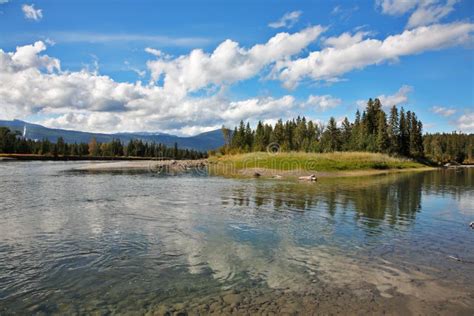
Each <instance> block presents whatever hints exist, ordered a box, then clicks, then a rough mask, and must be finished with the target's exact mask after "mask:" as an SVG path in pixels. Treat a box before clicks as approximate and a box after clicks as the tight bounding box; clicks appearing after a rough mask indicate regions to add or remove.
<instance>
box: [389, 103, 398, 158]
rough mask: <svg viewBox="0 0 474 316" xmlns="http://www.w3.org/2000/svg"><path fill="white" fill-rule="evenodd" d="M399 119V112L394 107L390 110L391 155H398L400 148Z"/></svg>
mask: <svg viewBox="0 0 474 316" xmlns="http://www.w3.org/2000/svg"><path fill="white" fill-rule="evenodd" d="M399 124H400V122H399V119H398V110H397V107H396V106H395V105H394V106H392V108H391V110H390V118H389V123H388V130H387V132H388V138H389V144H390V145H389V152H390V153H391V154H395V153H398V152H399V151H400V148H399V138H400V128H399Z"/></svg>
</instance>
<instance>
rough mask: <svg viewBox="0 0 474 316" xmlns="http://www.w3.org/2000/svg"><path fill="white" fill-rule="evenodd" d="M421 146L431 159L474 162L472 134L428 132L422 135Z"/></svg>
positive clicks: (473, 139) (473, 135) (473, 136)
mask: <svg viewBox="0 0 474 316" xmlns="http://www.w3.org/2000/svg"><path fill="white" fill-rule="evenodd" d="M423 146H424V152H425V156H426V157H428V158H429V159H431V160H434V161H439V162H450V161H456V162H465V163H471V164H472V163H474V134H469V135H467V134H458V133H451V134H445V133H443V134H440V133H437V134H429V135H425V136H424V139H423Z"/></svg>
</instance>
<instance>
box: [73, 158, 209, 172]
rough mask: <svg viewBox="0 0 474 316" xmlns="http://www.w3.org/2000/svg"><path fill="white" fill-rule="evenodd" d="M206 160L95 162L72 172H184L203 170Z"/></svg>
mask: <svg viewBox="0 0 474 316" xmlns="http://www.w3.org/2000/svg"><path fill="white" fill-rule="evenodd" d="M206 166H207V160H206V159H197V160H138V161H117V162H97V163H89V164H86V165H82V166H80V167H77V168H74V169H73V171H91V172H109V171H150V172H175V173H178V172H184V171H186V170H189V169H204V168H205V167H206Z"/></svg>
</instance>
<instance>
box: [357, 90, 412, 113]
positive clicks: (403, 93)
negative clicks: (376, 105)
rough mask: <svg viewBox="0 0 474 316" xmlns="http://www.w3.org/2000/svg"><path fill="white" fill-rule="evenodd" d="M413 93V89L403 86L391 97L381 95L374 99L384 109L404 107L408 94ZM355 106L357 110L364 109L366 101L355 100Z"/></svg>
mask: <svg viewBox="0 0 474 316" xmlns="http://www.w3.org/2000/svg"><path fill="white" fill-rule="evenodd" d="M412 91H413V87H411V86H407V85H403V86H401V87H400V89H398V91H397V92H395V93H394V94H392V95H385V94H381V95H379V96H377V97H376V98H377V99H379V100H380V103H382V106H383V107H384V108H391V107H392V106H394V105H395V106H398V105H406V104H407V103H408V94H409V93H411V92H412ZM356 104H357V106H358V107H359V108H361V109H365V107H366V106H367V100H357V101H356Z"/></svg>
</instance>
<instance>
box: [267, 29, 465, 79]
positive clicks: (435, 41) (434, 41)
mask: <svg viewBox="0 0 474 316" xmlns="http://www.w3.org/2000/svg"><path fill="white" fill-rule="evenodd" d="M473 31H474V24H471V23H451V24H435V25H430V26H422V27H419V28H416V29H413V30H405V31H404V32H403V33H401V34H396V35H391V36H388V37H387V38H385V39H384V40H378V39H365V40H360V39H361V37H360V36H359V37H356V38H355V39H354V38H350V39H349V40H336V39H333V40H332V43H333V45H334V42H335V43H341V42H342V43H344V45H341V44H339V45H336V47H326V48H324V49H322V50H320V51H313V52H311V53H309V55H308V56H306V57H302V58H298V59H294V60H282V61H278V62H277V63H276V65H275V68H274V71H273V77H274V78H277V79H279V80H281V81H282V82H283V85H284V86H285V87H287V88H294V87H296V86H297V85H298V83H299V81H301V80H303V79H305V78H309V79H312V80H334V78H338V77H339V76H341V75H343V74H345V73H347V72H349V71H352V70H355V69H363V68H365V67H367V66H369V65H376V64H381V63H383V62H386V61H396V60H398V59H399V58H400V57H402V56H407V55H413V54H419V53H422V52H425V51H430V50H438V49H441V48H444V47H449V46H455V45H459V44H463V43H466V42H469V41H470V40H471V39H472V37H471V33H472V32H473ZM329 43H331V41H330V42H329ZM346 45H348V46H346ZM337 46H339V47H337ZM341 46H342V47H341Z"/></svg>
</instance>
